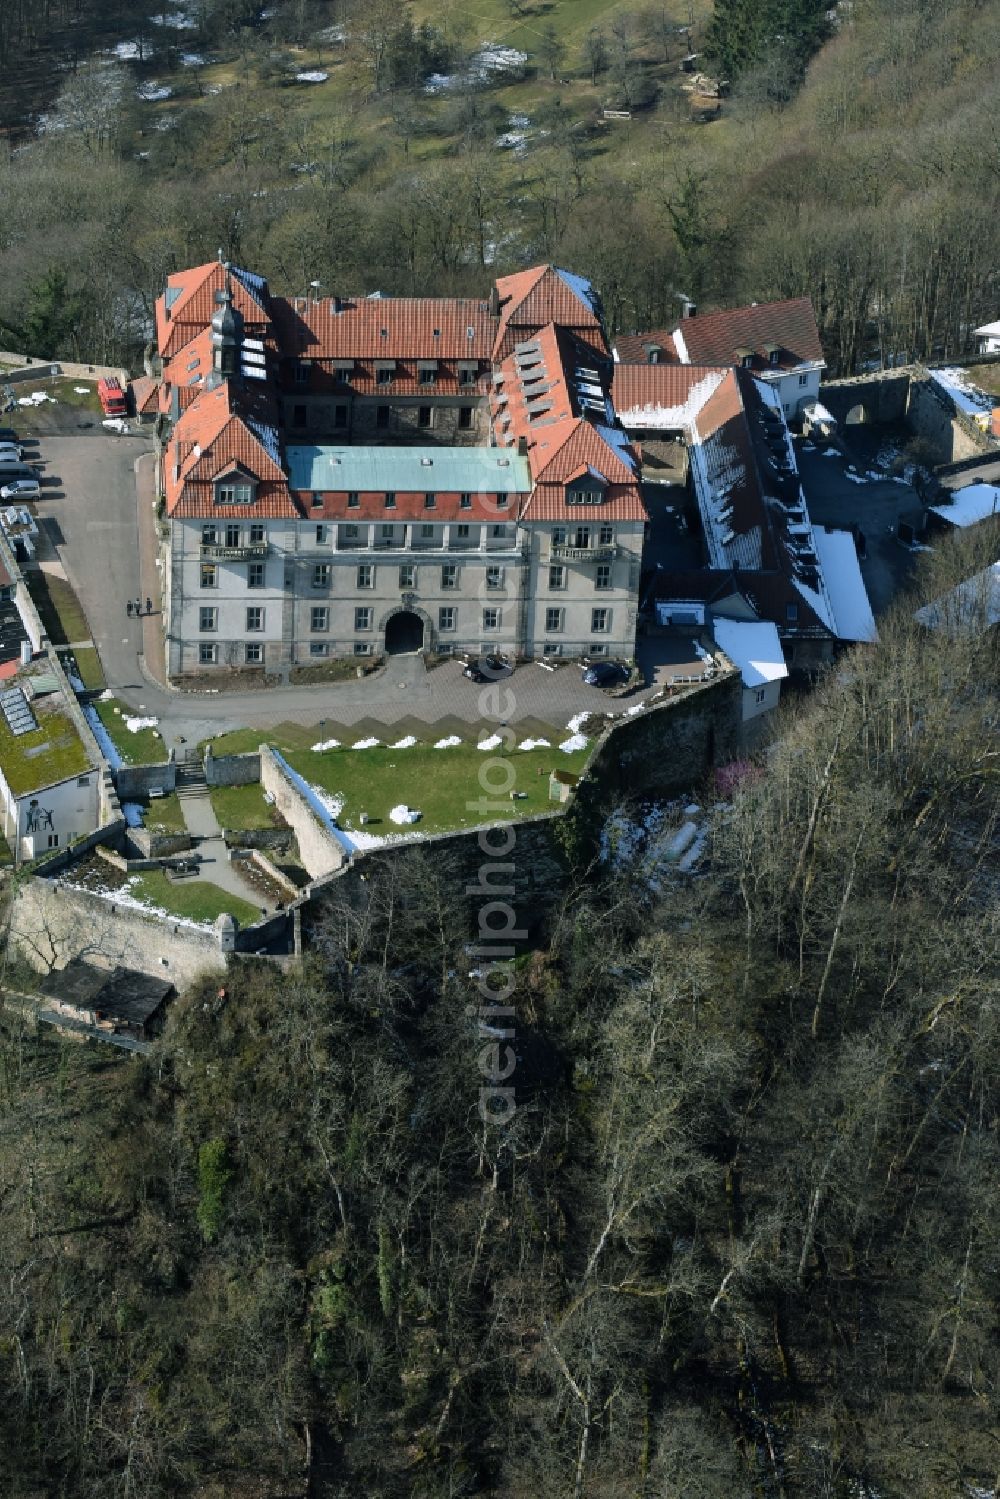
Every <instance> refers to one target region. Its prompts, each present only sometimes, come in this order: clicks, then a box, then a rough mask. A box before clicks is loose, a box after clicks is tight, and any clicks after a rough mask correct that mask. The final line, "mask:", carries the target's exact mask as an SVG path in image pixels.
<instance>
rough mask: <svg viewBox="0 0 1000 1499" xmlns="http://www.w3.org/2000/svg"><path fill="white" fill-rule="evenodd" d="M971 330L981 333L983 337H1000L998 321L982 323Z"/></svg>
mask: <svg viewBox="0 0 1000 1499" xmlns="http://www.w3.org/2000/svg"><path fill="white" fill-rule="evenodd" d="M973 332H974V333H978V334H981V335H982V337H983V338H1000V323H984V324H983V326H982V327H981V328H974V329H973Z"/></svg>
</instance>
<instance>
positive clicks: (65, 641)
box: [25, 571, 90, 645]
mask: <svg viewBox="0 0 1000 1499" xmlns="http://www.w3.org/2000/svg"><path fill="white" fill-rule="evenodd" d="M25 581H26V582H27V585H28V592H29V593H30V594H31V597H32V599H33V600H34V603H35V608H36V609H37V610H38V613H39V616H40V618H41V621H42V624H43V625H44V626H45V629H46V631H47V632H48V636H49V639H50V640H51V641H52V644H53V645H72V643H73V642H74V641H75V640H89V639H90V626H89V625H88V623H87V616H86V615H85V614H84V612H83V607H82V605H81V603H80V600H79V599H78V598H77V596H76V594H75V593H74V592H73V589H72V588H71V587H70V585H69V583H67V581H66V579H65V578H61V577H60V576H59V575H58V574H57V573H46V572H41V571H39V572H30V573H27V574H25Z"/></svg>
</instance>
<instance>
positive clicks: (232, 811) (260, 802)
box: [209, 783, 281, 832]
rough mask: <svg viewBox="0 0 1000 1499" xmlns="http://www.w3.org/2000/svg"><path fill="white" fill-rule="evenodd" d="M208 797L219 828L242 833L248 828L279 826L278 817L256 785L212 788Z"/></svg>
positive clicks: (279, 820)
mask: <svg viewBox="0 0 1000 1499" xmlns="http://www.w3.org/2000/svg"><path fill="white" fill-rule="evenodd" d="M209 796H210V797H211V798H212V807H213V808H214V811H215V815H216V817H217V818H218V819H219V826H220V827H223V828H229V829H230V830H231V831H233V832H237V831H238V832H242V831H245V830H247V829H250V828H273V827H278V826H280V823H281V819H280V817H279V816H278V814H277V813H276V812H275V810H274V808H273V807H272V806H270V805H269V804H268V803H267V802H266V801H265V800H264V792H263V790H262V789H261V787H260V785H259V784H258V783H255V784H254V785H252V786H212V787H210V788H209Z"/></svg>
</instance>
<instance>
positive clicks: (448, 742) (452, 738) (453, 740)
mask: <svg viewBox="0 0 1000 1499" xmlns="http://www.w3.org/2000/svg"><path fill="white" fill-rule="evenodd" d="M461 742H462V741H461V739H460V738H459V737H458V735H457V734H449V735H448V738H447V739H438V740H437V741H436V742H435V745H434V748H435V749H454V748H455V746H456V745H458V744H461Z"/></svg>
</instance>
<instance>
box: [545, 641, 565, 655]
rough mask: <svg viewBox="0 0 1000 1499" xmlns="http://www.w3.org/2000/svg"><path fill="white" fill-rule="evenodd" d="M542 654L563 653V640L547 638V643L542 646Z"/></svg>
mask: <svg viewBox="0 0 1000 1499" xmlns="http://www.w3.org/2000/svg"><path fill="white" fill-rule="evenodd" d="M542 655H543V656H561V655H562V641H561V640H546V642H545V644H544V645H543V646H542Z"/></svg>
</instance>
